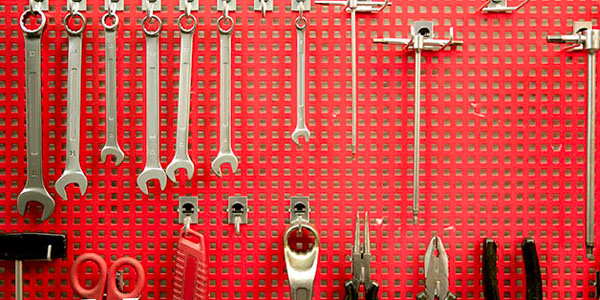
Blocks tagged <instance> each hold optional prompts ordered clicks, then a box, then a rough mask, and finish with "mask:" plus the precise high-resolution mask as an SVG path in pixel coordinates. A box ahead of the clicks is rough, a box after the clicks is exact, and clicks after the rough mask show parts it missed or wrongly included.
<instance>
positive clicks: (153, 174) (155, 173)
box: [137, 167, 167, 195]
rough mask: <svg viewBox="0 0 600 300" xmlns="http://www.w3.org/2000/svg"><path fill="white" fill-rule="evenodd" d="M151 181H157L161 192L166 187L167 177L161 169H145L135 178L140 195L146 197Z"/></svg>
mask: <svg viewBox="0 0 600 300" xmlns="http://www.w3.org/2000/svg"><path fill="white" fill-rule="evenodd" d="M152 179H156V180H158V182H159V184H160V190H161V191H162V190H164V189H165V188H166V187H167V175H166V174H165V171H164V170H163V169H162V168H151V167H145V168H144V170H143V171H142V173H140V175H138V178H137V185H138V187H139V188H140V190H141V191H142V193H144V194H146V195H148V182H149V181H150V180H152Z"/></svg>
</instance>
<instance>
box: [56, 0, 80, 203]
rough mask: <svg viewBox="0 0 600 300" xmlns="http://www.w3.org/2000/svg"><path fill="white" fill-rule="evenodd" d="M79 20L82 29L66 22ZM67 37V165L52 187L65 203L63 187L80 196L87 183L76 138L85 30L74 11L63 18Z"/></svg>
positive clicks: (78, 131)
mask: <svg viewBox="0 0 600 300" xmlns="http://www.w3.org/2000/svg"><path fill="white" fill-rule="evenodd" d="M73 17H78V18H80V19H81V23H82V25H81V28H79V29H78V30H72V29H71V28H70V27H69V19H70V18H73ZM63 23H64V25H65V28H66V30H67V33H68V34H69V57H68V70H69V71H68V76H67V162H66V166H65V170H64V171H63V174H62V176H60V178H58V180H57V181H56V183H55V184H54V188H55V189H56V192H57V193H58V195H59V196H60V197H61V198H63V199H65V200H67V192H66V191H65V187H67V186H68V185H69V184H71V183H75V184H77V185H79V192H80V193H81V196H83V195H85V192H86V190H87V185H88V181H87V178H86V177H85V174H84V173H83V171H82V170H81V165H80V164H79V142H80V140H79V135H80V126H81V39H82V33H83V31H84V30H85V17H84V16H83V15H82V14H81V13H80V12H78V11H77V10H74V11H71V12H69V13H68V14H67V15H66V16H65V18H64V19H63Z"/></svg>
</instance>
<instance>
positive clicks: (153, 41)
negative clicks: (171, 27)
mask: <svg viewBox="0 0 600 300" xmlns="http://www.w3.org/2000/svg"><path fill="white" fill-rule="evenodd" d="M151 19H154V20H156V21H157V22H158V23H159V27H158V29H156V30H155V31H148V30H147V29H146V24H147V23H148V22H149V21H150V20H151ZM142 28H143V30H144V33H145V34H146V166H145V167H144V170H143V171H142V173H140V175H139V176H138V178H137V185H138V187H139V188H140V190H142V192H143V193H144V194H146V195H147V194H148V181H150V180H152V179H157V180H158V182H159V183H160V189H161V190H164V189H165V187H166V186H167V175H166V174H165V171H164V170H163V169H162V167H161V166H160V154H159V153H160V140H159V138H160V130H159V125H160V115H159V113H158V112H159V109H160V107H159V96H160V95H159V92H160V91H159V84H160V82H159V77H158V76H159V75H160V74H159V53H158V50H159V43H158V36H159V34H160V31H161V29H162V21H161V20H160V18H159V17H157V16H156V15H153V14H150V15H149V16H147V17H145V18H144V20H143V21H142Z"/></svg>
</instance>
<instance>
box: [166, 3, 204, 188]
mask: <svg viewBox="0 0 600 300" xmlns="http://www.w3.org/2000/svg"><path fill="white" fill-rule="evenodd" d="M186 15H187V16H189V17H191V18H192V20H193V22H194V25H193V26H192V27H191V28H189V29H186V28H184V27H183V26H182V25H181V22H182V19H183V18H184V17H185V16H186ZM178 23H179V30H180V31H181V54H180V64H179V103H178V106H177V141H176V142H177V144H176V148H175V157H173V160H171V163H170V164H169V165H168V166H167V176H169V179H171V181H173V182H175V181H176V179H175V171H176V170H177V169H180V168H182V169H185V171H186V172H187V175H188V180H191V179H192V177H193V176H194V163H193V162H192V160H191V159H190V155H189V154H188V128H189V126H190V92H191V81H192V70H191V69H192V50H193V48H192V41H193V39H194V31H195V30H196V25H197V24H198V21H197V20H196V17H194V16H193V15H191V14H182V15H181V16H180V17H179V20H178Z"/></svg>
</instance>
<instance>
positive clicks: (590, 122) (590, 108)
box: [585, 51, 596, 255]
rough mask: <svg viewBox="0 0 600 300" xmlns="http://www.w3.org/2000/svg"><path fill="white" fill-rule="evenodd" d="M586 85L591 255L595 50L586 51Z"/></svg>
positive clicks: (590, 249)
mask: <svg viewBox="0 0 600 300" xmlns="http://www.w3.org/2000/svg"><path fill="white" fill-rule="evenodd" d="M587 67H588V70H587V71H588V75H587V79H588V82H587V83H588V87H587V96H588V101H587V153H586V161H587V164H586V166H587V172H586V196H587V197H586V204H587V209H586V212H587V213H586V218H587V222H586V227H587V228H586V233H585V239H586V243H585V244H586V248H587V250H586V251H587V254H588V255H591V254H592V252H593V250H594V217H595V203H596V202H595V199H596V195H595V191H596V182H595V178H596V174H595V173H596V172H595V171H596V170H595V166H596V164H595V153H596V150H595V146H596V52H595V51H588V57H587Z"/></svg>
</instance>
